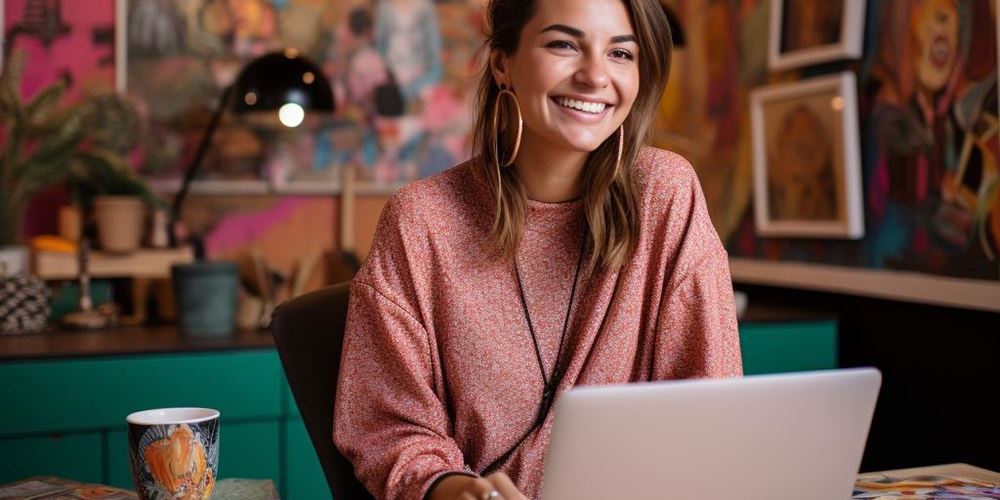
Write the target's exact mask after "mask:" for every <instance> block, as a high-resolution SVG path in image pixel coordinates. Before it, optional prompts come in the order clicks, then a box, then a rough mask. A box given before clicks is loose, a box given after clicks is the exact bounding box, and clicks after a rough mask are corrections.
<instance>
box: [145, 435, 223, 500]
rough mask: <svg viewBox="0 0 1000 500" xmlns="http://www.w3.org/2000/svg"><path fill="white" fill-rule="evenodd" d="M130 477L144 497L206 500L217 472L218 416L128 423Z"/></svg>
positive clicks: (216, 477) (213, 484)
mask: <svg viewBox="0 0 1000 500" xmlns="http://www.w3.org/2000/svg"><path fill="white" fill-rule="evenodd" d="M129 440H130V450H131V452H132V454H131V459H132V476H133V480H134V481H135V485H136V490H137V491H138V492H139V493H140V496H141V498H144V499H151V500H157V499H167V498H190V499H192V500H195V499H197V500H201V499H207V498H209V497H210V496H211V495H212V489H213V488H214V487H215V481H216V480H217V479H218V474H219V419H218V418H213V419H210V420H206V421H202V422H197V423H179V424H169V425H150V426H144V425H137V424H130V425H129Z"/></svg>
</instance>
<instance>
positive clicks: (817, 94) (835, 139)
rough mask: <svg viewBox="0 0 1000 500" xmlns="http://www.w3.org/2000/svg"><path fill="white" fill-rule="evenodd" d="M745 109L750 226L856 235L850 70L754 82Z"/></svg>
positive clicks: (858, 199)
mask: <svg viewBox="0 0 1000 500" xmlns="http://www.w3.org/2000/svg"><path fill="white" fill-rule="evenodd" d="M750 114H751V124H752V126H751V128H752V143H753V183H754V220H755V223H756V228H757V232H758V234H759V235H761V236H762V237H807V238H808V237H814V238H836V239H860V238H861V237H863V236H864V233H865V231H864V218H863V210H864V209H863V203H862V190H861V150H860V137H859V135H860V129H859V127H858V100H857V82H856V78H855V76H854V73H851V72H842V73H838V74H833V75H828V76H821V77H816V78H810V79H806V80H801V81H797V82H792V83H782V84H776V85H769V86H765V87H761V88H758V89H756V90H754V91H753V92H751V97H750Z"/></svg>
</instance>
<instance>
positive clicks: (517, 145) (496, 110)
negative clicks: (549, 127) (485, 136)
mask: <svg viewBox="0 0 1000 500" xmlns="http://www.w3.org/2000/svg"><path fill="white" fill-rule="evenodd" d="M504 94H507V95H509V96H510V98H511V99H513V100H514V109H516V110H517V135H516V136H515V139H514V151H513V152H512V153H511V154H510V158H509V159H507V161H506V162H504V164H503V165H500V152H499V151H498V149H499V147H498V146H497V145H498V144H499V143H500V134H499V132H500V131H499V130H498V127H499V121H500V120H499V117H500V99H501V98H502V97H503V96H504ZM523 129H524V120H523V119H522V118H521V103H520V102H518V100H517V96H516V95H514V92H512V91H510V90H508V89H507V86H506V85H504V84H502V83H501V84H500V93H499V94H497V100H496V102H494V103H493V138H494V140H493V157H494V158H496V162H497V169H498V170H499V167H509V166H511V165H512V164H513V163H514V159H516V158H517V152H518V151H519V150H520V149H521V131H522V130H523Z"/></svg>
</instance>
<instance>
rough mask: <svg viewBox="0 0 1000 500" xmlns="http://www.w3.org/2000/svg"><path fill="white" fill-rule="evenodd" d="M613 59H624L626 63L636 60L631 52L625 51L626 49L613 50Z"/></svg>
mask: <svg viewBox="0 0 1000 500" xmlns="http://www.w3.org/2000/svg"><path fill="white" fill-rule="evenodd" d="M611 57H613V58H615V59H623V60H626V61H631V60H632V59H634V56H632V53H631V52H629V51H627V50H624V49H616V50H612V51H611Z"/></svg>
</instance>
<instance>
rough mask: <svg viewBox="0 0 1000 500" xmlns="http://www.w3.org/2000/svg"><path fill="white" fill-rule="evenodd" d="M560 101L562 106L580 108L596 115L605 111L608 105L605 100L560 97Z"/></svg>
mask: <svg viewBox="0 0 1000 500" xmlns="http://www.w3.org/2000/svg"><path fill="white" fill-rule="evenodd" d="M558 102H559V105H560V106H566V107H567V108H573V109H578V110H580V111H583V112H586V113H591V114H595V115H596V114H599V113H601V112H602V111H604V108H605V106H607V104H605V103H603V102H588V101H578V100H576V99H570V98H568V97H560V98H559V99H558Z"/></svg>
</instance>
